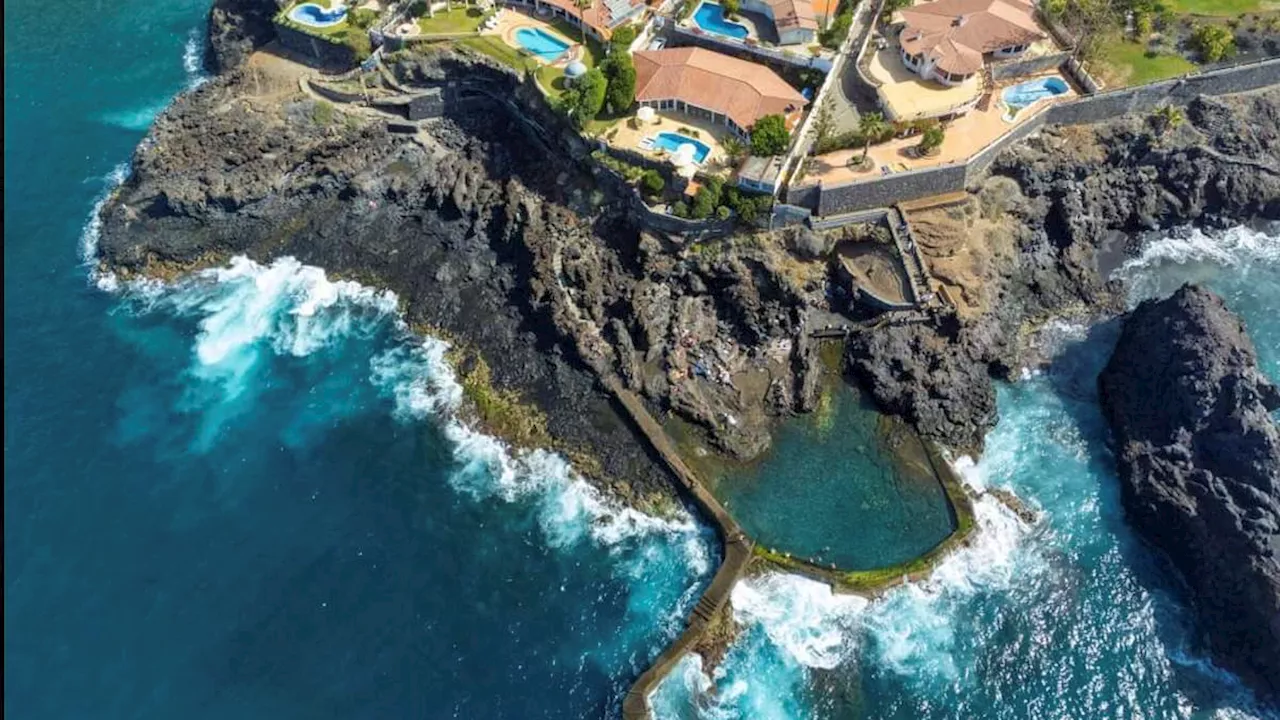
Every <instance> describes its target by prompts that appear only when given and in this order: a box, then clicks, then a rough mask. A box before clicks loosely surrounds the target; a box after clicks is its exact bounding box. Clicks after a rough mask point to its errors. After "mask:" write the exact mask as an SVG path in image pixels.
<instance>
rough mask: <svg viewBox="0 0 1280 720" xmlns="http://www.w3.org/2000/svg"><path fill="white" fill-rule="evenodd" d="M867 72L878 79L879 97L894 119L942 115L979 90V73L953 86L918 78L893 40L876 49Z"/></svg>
mask: <svg viewBox="0 0 1280 720" xmlns="http://www.w3.org/2000/svg"><path fill="white" fill-rule="evenodd" d="M867 72H868V74H869V75H870V76H871V77H872V79H874V80H875V81H876V82H878V83H880V88H879V91H880V97H881V98H882V99H883V100H884V103H885V105H887V106H888V110H889V112H890V114H891V115H892V116H893V118H894V119H897V120H915V119H917V118H922V117H936V116H938V115H945V114H946V113H947V111H949V110H951V109H952V108H956V107H959V106H962V105H964V104H966V103H969V102H972V101H973V100H974V99H976V98H977V97H978V95H979V93H981V92H982V77H981V75H975V76H973V77H971V78H969V79H968V80H965V81H964V82H962V83H960V84H959V85H956V86H954V87H949V86H947V85H943V84H942V83H938V82H934V81H933V80H925V79H923V78H921V77H920V76H919V75H917V74H915V73H913V72H911V71H910V70H908V69H907V66H906V65H903V64H902V55H901V50H899V49H898V46H897V45H896V44H894V45H890V46H889V47H886V48H885V49H883V50H877V51H876V53H875V54H874V55H872V56H871V64H870V66H869V67H868V68H867Z"/></svg>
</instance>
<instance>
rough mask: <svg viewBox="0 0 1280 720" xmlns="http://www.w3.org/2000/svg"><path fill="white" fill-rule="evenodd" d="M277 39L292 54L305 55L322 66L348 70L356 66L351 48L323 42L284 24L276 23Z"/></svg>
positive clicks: (326, 41)
mask: <svg viewBox="0 0 1280 720" xmlns="http://www.w3.org/2000/svg"><path fill="white" fill-rule="evenodd" d="M275 27H276V38H277V39H278V40H279V41H280V46H281V47H283V48H284V49H286V50H289V51H290V52H294V53H297V54H299V55H303V56H305V57H307V58H309V59H311V60H314V61H316V62H317V63H319V64H320V65H323V66H325V67H330V68H342V69H344V70H345V69H347V68H350V67H351V66H352V65H355V64H356V58H355V54H354V53H352V52H351V48H349V47H347V46H346V45H343V44H341V43H335V42H329V41H328V40H322V39H321V38H318V37H316V36H314V35H310V34H308V33H305V32H302V31H301V30H298V29H297V28H294V27H290V26H289V25H286V24H285V23H282V22H278V21H277V22H276V23H275Z"/></svg>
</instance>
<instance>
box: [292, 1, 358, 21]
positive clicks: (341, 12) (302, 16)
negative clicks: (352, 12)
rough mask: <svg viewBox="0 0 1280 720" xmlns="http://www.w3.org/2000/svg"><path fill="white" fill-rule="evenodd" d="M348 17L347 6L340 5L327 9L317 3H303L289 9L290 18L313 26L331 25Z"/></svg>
mask: <svg viewBox="0 0 1280 720" xmlns="http://www.w3.org/2000/svg"><path fill="white" fill-rule="evenodd" d="M346 17H347V8H346V7H345V6H343V5H339V6H337V7H335V8H333V9H332V10H326V9H325V8H322V7H320V6H319V5H317V4H315V3H303V4H301V5H299V6H297V7H295V8H294V9H292V10H290V11H289V19H290V20H293V21H294V22H299V23H302V24H303V25H309V26H311V27H330V26H332V25H337V24H338V23H340V22H342V21H343V20H345V19H346Z"/></svg>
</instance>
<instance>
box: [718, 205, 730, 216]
mask: <svg viewBox="0 0 1280 720" xmlns="http://www.w3.org/2000/svg"><path fill="white" fill-rule="evenodd" d="M716 217H717V218H720V219H721V220H728V219H729V208H727V207H725V206H724V205H721V206H720V207H718V208H716Z"/></svg>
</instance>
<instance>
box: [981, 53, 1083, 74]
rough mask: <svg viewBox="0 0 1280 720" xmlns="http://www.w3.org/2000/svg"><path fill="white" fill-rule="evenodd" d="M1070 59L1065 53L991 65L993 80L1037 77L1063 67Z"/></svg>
mask: <svg viewBox="0 0 1280 720" xmlns="http://www.w3.org/2000/svg"><path fill="white" fill-rule="evenodd" d="M1069 57H1070V55H1068V54H1067V53H1065V52H1057V53H1052V54H1049V55H1041V56H1040V57H1036V58H1030V59H1028V60H1006V61H1004V62H998V63H993V64H992V65H991V78H992V79H993V80H1004V79H1006V78H1012V77H1021V76H1023V75H1035V74H1037V73H1042V72H1044V71H1045V70H1052V69H1053V68H1056V67H1059V66H1061V65H1062V63H1064V62H1066V61H1067V58H1069Z"/></svg>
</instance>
